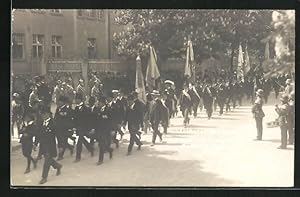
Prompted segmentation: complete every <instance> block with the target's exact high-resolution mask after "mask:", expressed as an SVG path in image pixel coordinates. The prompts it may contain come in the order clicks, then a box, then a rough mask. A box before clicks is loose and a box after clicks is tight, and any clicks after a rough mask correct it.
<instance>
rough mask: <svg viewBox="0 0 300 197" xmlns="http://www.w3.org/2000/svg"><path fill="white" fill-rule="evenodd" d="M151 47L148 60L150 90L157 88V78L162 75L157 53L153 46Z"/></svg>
mask: <svg viewBox="0 0 300 197" xmlns="http://www.w3.org/2000/svg"><path fill="white" fill-rule="evenodd" d="M149 49H150V57H149V61H148V66H147V71H146V85H147V87H148V88H149V90H150V91H152V90H153V89H155V80H156V79H158V78H159V77H160V73H159V70H158V67H157V55H156V52H155V50H154V48H153V47H152V46H150V47H149Z"/></svg>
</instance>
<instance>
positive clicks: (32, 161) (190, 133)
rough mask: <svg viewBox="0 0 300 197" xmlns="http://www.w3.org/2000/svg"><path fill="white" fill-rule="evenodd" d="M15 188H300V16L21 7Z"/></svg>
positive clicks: (16, 45) (13, 104)
mask: <svg viewBox="0 0 300 197" xmlns="http://www.w3.org/2000/svg"><path fill="white" fill-rule="evenodd" d="M10 71H11V73H10V76H11V81H10V87H11V88H10V89H11V92H10V96H11V100H10V109H11V110H10V111H11V114H10V123H11V124H10V131H9V132H11V134H10V145H11V149H10V185H11V187H12V188H15V187H16V188H17V187H41V188H46V187H49V186H56V187H70V186H76V187H99V188H107V187H142V188H147V187H199V188H201V187H294V151H295V149H294V148H295V147H294V146H295V143H294V142H295V141H294V135H295V10H284V9H281V10H270V9H265V10H264V9H261V10H258V9H253V10H250V9H12V10H11V68H10Z"/></svg>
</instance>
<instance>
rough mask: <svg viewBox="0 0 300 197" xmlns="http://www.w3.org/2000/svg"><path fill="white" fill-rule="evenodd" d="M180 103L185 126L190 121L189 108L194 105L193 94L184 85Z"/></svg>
mask: <svg viewBox="0 0 300 197" xmlns="http://www.w3.org/2000/svg"><path fill="white" fill-rule="evenodd" d="M179 105H180V110H181V112H182V116H183V118H184V120H183V124H184V126H186V125H187V124H189V122H190V118H189V109H190V108H191V107H192V105H193V103H192V99H191V96H190V95H189V93H188V87H187V86H184V89H183V90H182V93H181V95H180V98H179Z"/></svg>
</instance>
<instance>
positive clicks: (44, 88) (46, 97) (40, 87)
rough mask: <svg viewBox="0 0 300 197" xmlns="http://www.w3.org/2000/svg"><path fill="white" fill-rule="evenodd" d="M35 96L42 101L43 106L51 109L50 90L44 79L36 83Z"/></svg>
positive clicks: (41, 78)
mask: <svg viewBox="0 0 300 197" xmlns="http://www.w3.org/2000/svg"><path fill="white" fill-rule="evenodd" d="M37 94H38V97H39V98H40V99H41V100H42V102H43V105H44V106H45V107H47V108H49V109H50V107H51V100H52V96H51V90H50V88H49V86H48V85H47V84H46V83H45V77H43V76H42V77H40V80H39V81H38V83H37Z"/></svg>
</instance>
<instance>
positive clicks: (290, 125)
mask: <svg viewBox="0 0 300 197" xmlns="http://www.w3.org/2000/svg"><path fill="white" fill-rule="evenodd" d="M287 130H288V134H289V139H288V140H289V144H294V138H295V130H294V123H293V122H288V125H287Z"/></svg>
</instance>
